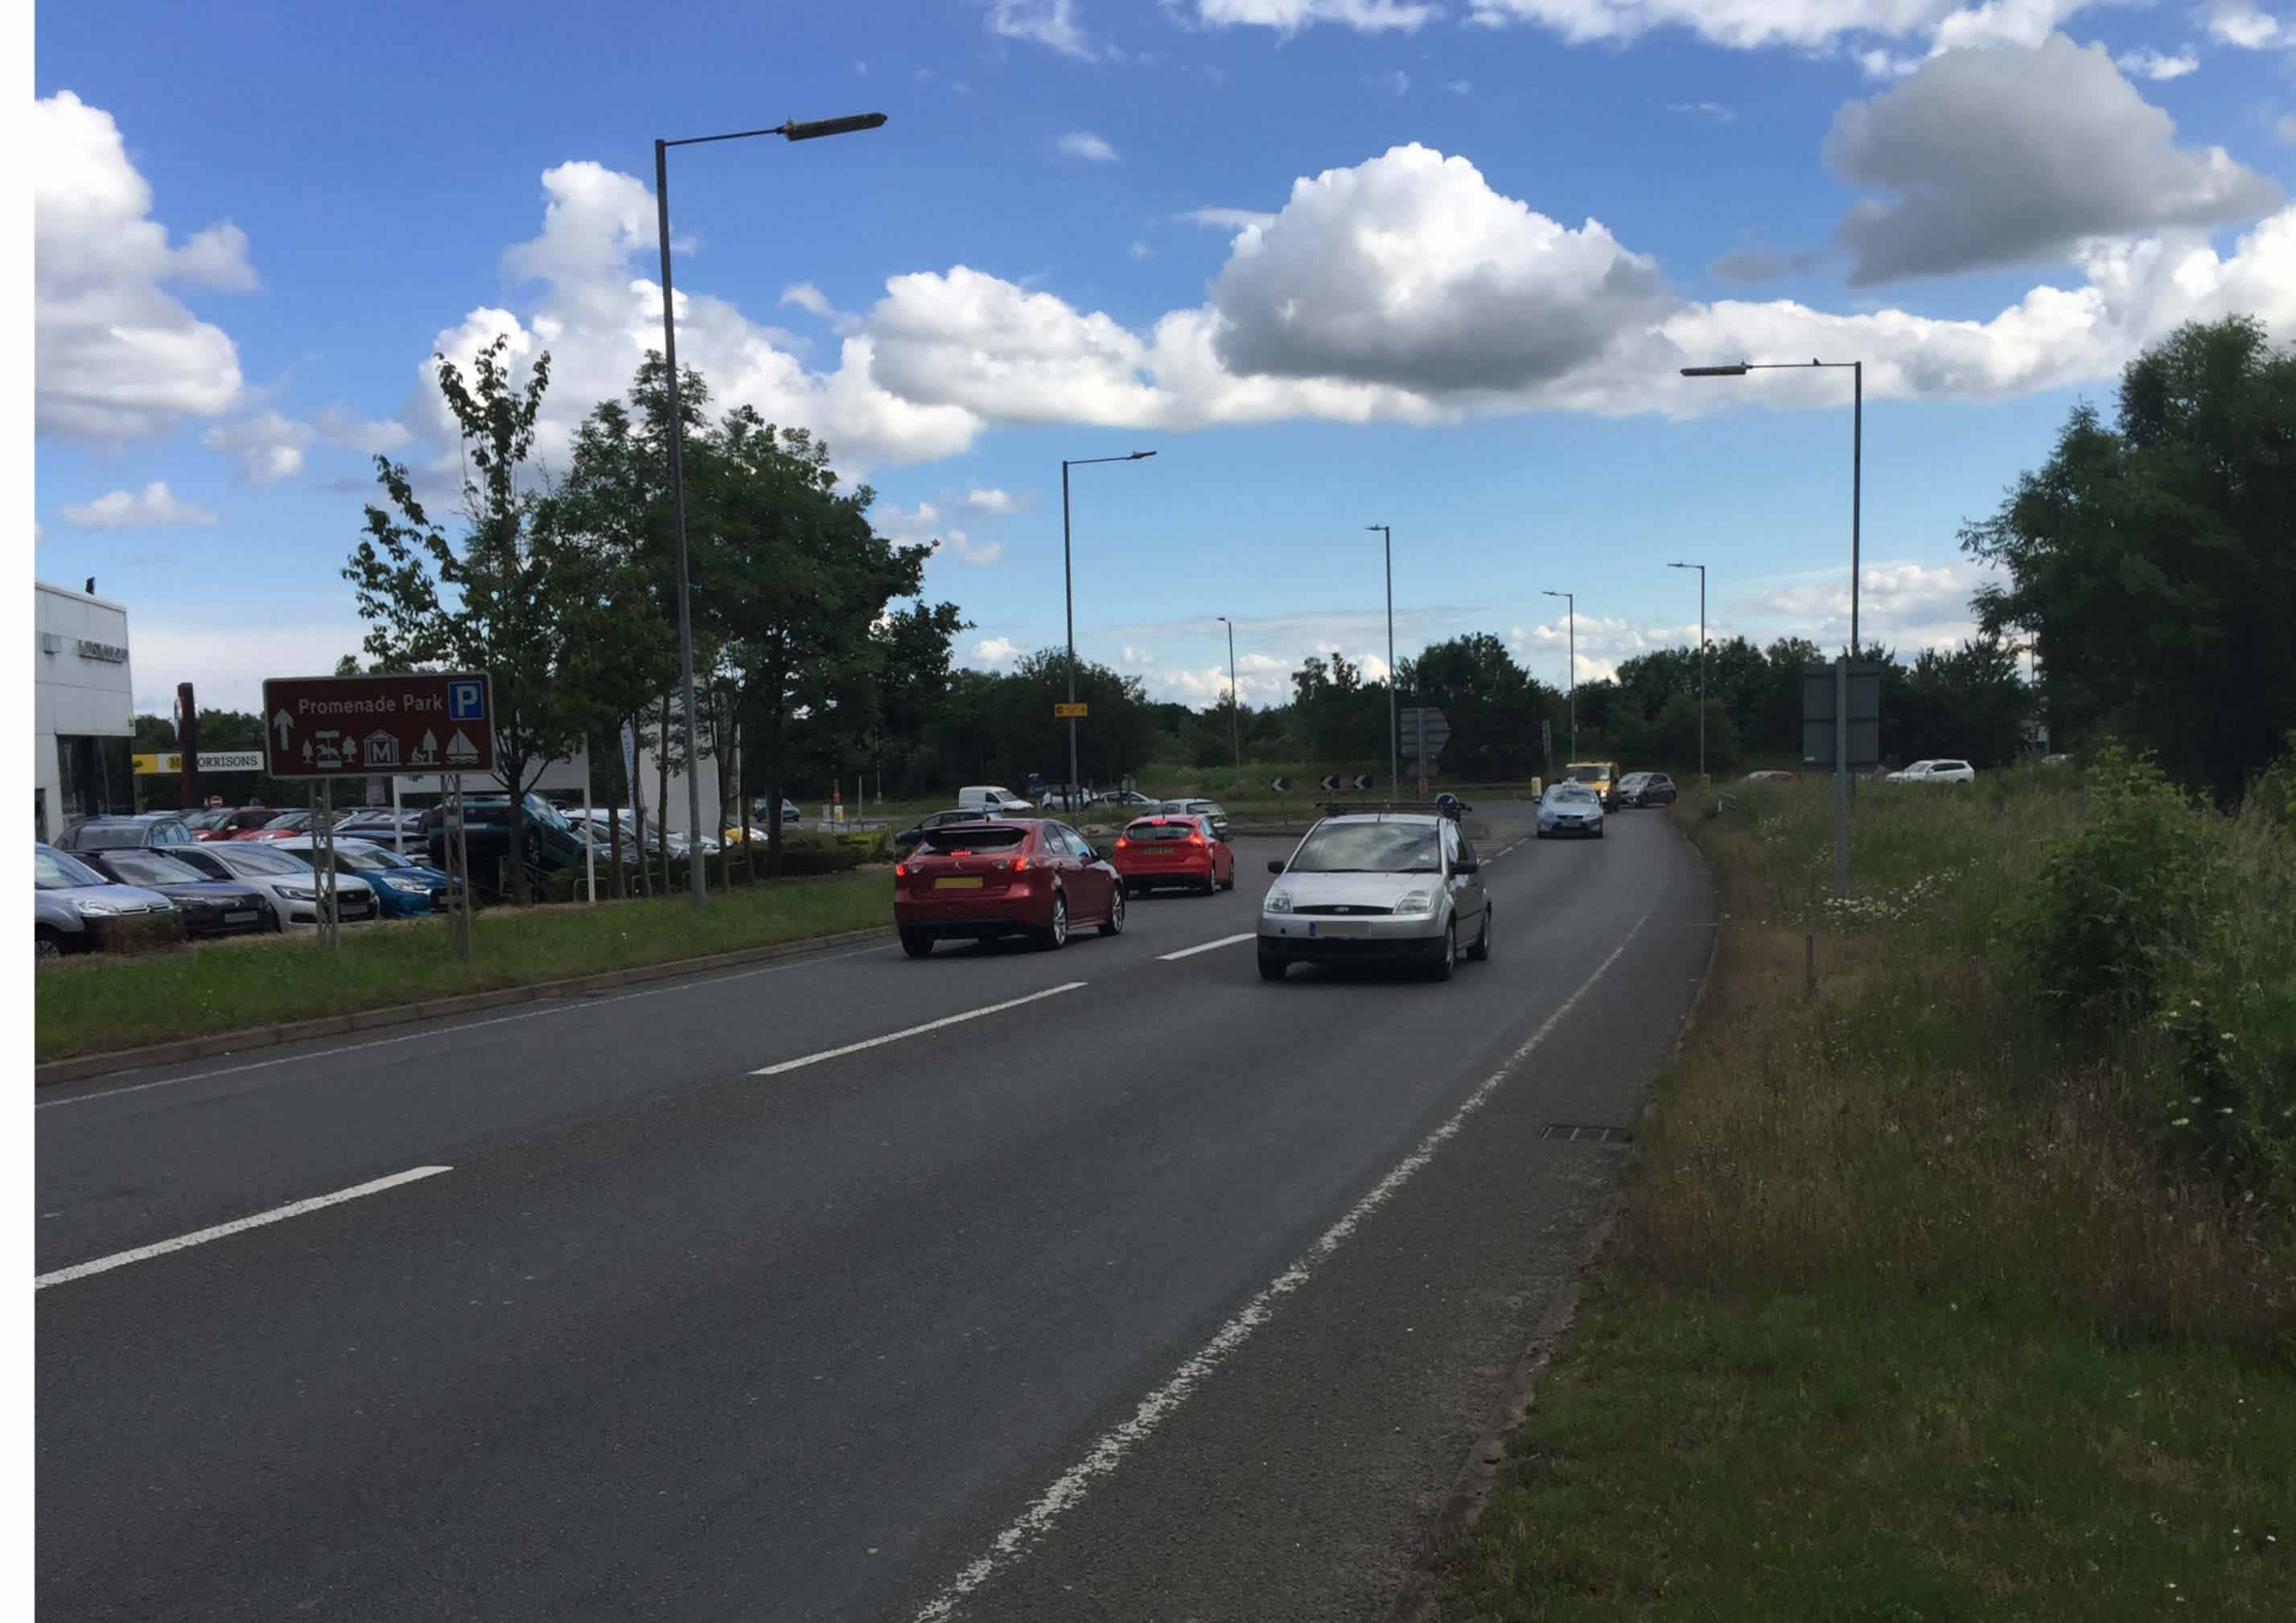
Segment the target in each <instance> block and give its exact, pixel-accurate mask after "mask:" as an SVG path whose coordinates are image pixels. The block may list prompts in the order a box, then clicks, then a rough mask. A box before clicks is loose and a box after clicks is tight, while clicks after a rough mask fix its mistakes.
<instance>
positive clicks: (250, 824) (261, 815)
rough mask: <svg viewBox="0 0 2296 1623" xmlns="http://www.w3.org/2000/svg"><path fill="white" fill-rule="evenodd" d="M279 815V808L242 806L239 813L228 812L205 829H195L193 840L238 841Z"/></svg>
mask: <svg viewBox="0 0 2296 1623" xmlns="http://www.w3.org/2000/svg"><path fill="white" fill-rule="evenodd" d="M209 815H210V816H212V815H213V814H209ZM278 815H279V808H278V807H275V806H242V807H240V808H239V809H238V810H237V811H233V812H225V814H224V815H223V816H220V817H217V818H216V820H215V821H214V822H212V823H210V824H208V825H207V826H206V827H204V828H194V829H193V831H192V838H193V839H194V840H237V839H238V838H240V837H241V836H242V835H243V834H246V833H248V832H250V831H252V830H255V829H259V828H261V827H262V826H263V825H264V824H266V823H268V822H270V821H271V819H272V818H274V817H275V816H278Z"/></svg>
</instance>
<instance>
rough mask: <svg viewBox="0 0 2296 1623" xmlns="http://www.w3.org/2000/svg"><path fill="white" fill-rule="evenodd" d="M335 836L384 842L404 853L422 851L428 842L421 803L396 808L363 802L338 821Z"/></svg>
mask: <svg viewBox="0 0 2296 1623" xmlns="http://www.w3.org/2000/svg"><path fill="white" fill-rule="evenodd" d="M305 832H309V831H308V830H306V831H305ZM335 836H336V838H337V839H340V840H366V841H368V842H369V843H370V844H373V845H379V846H385V847H388V848H389V849H391V850H394V851H397V852H398V854H399V855H401V856H402V857H417V856H420V855H422V850H423V847H424V844H425V841H424V840H423V838H422V810H421V808H419V807H415V808H410V809H407V810H404V811H393V810H391V809H390V807H387V806H383V807H364V806H363V807H360V808H359V809H358V810H357V811H355V812H352V813H351V814H350V815H349V816H346V817H344V818H343V820H342V821H341V822H340V823H338V824H335Z"/></svg>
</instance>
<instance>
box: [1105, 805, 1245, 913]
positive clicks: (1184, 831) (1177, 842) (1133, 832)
mask: <svg viewBox="0 0 2296 1623" xmlns="http://www.w3.org/2000/svg"><path fill="white" fill-rule="evenodd" d="M1116 872H1117V874H1118V876H1119V878H1121V879H1122V880H1123V881H1124V888H1125V889H1126V890H1127V891H1128V892H1130V893H1131V894H1132V895H1134V896H1138V895H1140V894H1142V893H1143V892H1144V891H1148V890H1153V889H1155V888H1156V887H1157V886H1159V885H1174V886H1183V887H1185V888H1186V889H1190V890H1198V891H1201V892H1202V893H1203V894H1204V895H1206V896H1210V894H1211V893H1212V892H1213V891H1215V890H1233V889H1235V848H1234V847H1233V846H1231V845H1230V844H1228V842H1227V841H1226V840H1223V839H1221V838H1220V837H1219V832H1218V829H1216V828H1215V827H1214V826H1213V824H1212V820H1211V819H1210V817H1181V816H1148V817H1136V818H1134V819H1133V820H1132V822H1131V824H1129V825H1128V826H1127V827H1126V829H1125V831H1124V832H1122V833H1121V834H1119V835H1118V836H1117V837H1116Z"/></svg>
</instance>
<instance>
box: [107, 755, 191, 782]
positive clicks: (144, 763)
mask: <svg viewBox="0 0 2296 1623" xmlns="http://www.w3.org/2000/svg"><path fill="white" fill-rule="evenodd" d="M115 758H116V757H115ZM183 769H184V758H183V755H182V753H181V752H180V751H176V752H173V753H170V754H167V755H139V756H137V757H136V758H135V775H136V776H137V777H139V778H156V777H165V776H167V775H168V774H169V773H171V772H181V771H182V770H183Z"/></svg>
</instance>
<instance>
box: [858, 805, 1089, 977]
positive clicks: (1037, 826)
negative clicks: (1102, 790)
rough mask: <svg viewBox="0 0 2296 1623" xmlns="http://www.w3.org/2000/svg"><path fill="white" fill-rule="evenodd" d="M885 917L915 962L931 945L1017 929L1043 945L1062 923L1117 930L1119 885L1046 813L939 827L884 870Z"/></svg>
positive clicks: (1059, 936) (1061, 935)
mask: <svg viewBox="0 0 2296 1623" xmlns="http://www.w3.org/2000/svg"><path fill="white" fill-rule="evenodd" d="M893 923H894V926H895V928H896V929H898V930H899V932H900V937H901V950H902V951H904V952H906V953H907V954H908V955H909V956H910V957H912V958H922V957H923V956H925V955H927V954H928V953H930V952H931V951H932V949H933V943H934V942H936V941H939V940H943V939H950V938H956V939H972V940H995V939H998V938H1000V937H1003V936H1012V935H1027V936H1029V937H1031V938H1032V939H1035V941H1036V942H1037V945H1038V946H1040V947H1046V948H1047V949H1052V948H1056V947H1065V946H1066V945H1068V939H1069V932H1070V930H1071V929H1072V928H1077V927H1081V926H1083V925H1086V924H1097V925H1098V926H1099V927H1100V933H1101V934H1103V935H1104V936H1112V935H1115V934H1117V933H1118V932H1119V931H1120V930H1123V928H1124V886H1123V884H1122V882H1121V881H1119V879H1118V877H1117V873H1116V869H1115V868H1114V867H1113V866H1112V865H1111V864H1110V863H1109V862H1108V860H1107V858H1106V857H1104V856H1103V854H1102V853H1101V852H1100V851H1099V850H1098V849H1096V848H1095V847H1093V846H1092V845H1090V844H1088V843H1087V841H1086V840H1085V837H1084V836H1083V835H1082V834H1079V833H1078V832H1076V830H1074V829H1072V828H1070V826H1069V825H1068V824H1065V823H1057V822H1054V821H1053V820H1052V819H1051V818H1041V819H1034V820H1030V821H1025V822H1024V821H1022V820H1021V819H1019V818H1013V817H1001V818H997V819H995V820H993V821H986V822H974V823H949V824H942V825H941V826H940V827H939V828H937V829H933V830H931V831H930V832H927V833H926V835H925V837H924V838H923V839H922V840H919V841H918V842H917V846H916V848H915V849H914V850H913V851H911V852H910V853H909V854H908V856H906V857H904V858H903V859H902V860H901V861H900V862H898V863H896V864H895V865H894V866H893Z"/></svg>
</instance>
